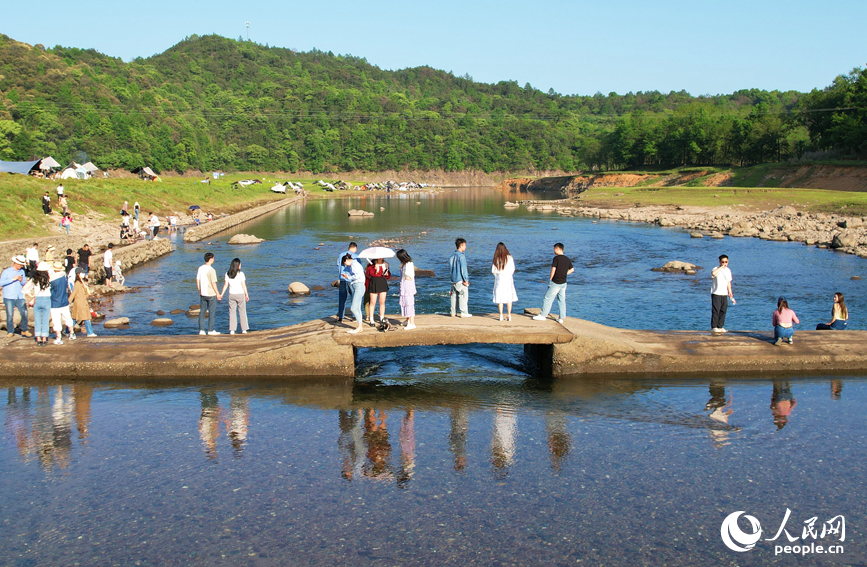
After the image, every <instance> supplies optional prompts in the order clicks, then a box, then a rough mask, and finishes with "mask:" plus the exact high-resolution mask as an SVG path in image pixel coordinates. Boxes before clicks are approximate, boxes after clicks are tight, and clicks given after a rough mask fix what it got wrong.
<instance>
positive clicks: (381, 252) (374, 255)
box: [358, 246, 395, 260]
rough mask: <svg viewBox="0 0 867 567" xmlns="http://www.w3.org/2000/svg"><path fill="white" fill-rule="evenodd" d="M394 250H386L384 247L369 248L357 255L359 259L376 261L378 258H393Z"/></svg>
mask: <svg viewBox="0 0 867 567" xmlns="http://www.w3.org/2000/svg"><path fill="white" fill-rule="evenodd" d="M394 256H395V254H394V250H392V249H391V248H386V247H384V246H372V247H370V248H365V249H364V250H362V251H361V252H360V253H359V254H358V257H359V258H366V259H368V260H377V259H379V258H394Z"/></svg>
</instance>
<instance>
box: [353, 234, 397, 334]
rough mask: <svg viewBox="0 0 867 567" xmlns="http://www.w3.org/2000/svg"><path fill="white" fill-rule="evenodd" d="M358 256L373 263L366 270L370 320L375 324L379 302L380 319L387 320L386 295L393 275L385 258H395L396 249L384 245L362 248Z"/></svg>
mask: <svg viewBox="0 0 867 567" xmlns="http://www.w3.org/2000/svg"><path fill="white" fill-rule="evenodd" d="M358 258H366V259H368V260H371V264H370V265H369V266H368V267H367V270H366V271H365V275H366V276H367V280H368V286H367V291H368V292H369V293H370V303H369V305H368V309H367V315H368V317H370V320H369V321H368V322H369V323H370V324H371V325H373V324H374V318H373V313H374V310H375V308H376V303H377V302H379V320H380V321H383V322H384V321H385V320H386V319H385V297H386V295H387V294H388V277H389V276H390V275H391V272H389V270H388V264H387V263H386V262H385V258H394V250H392V249H391V248H385V247H384V246H373V247H371V248H365V249H364V250H362V251H361V253H360V254H358Z"/></svg>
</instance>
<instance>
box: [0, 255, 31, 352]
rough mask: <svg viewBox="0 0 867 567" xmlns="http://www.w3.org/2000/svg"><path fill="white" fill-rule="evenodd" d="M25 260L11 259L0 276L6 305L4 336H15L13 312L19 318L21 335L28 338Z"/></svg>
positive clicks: (21, 258) (0, 284)
mask: <svg viewBox="0 0 867 567" xmlns="http://www.w3.org/2000/svg"><path fill="white" fill-rule="evenodd" d="M26 264H27V260H25V259H24V256H20V255H19V256H15V257H14V258H12V265H11V266H10V267H8V268H6V269H5V270H3V273H2V274H0V287H2V288H3V303H4V304H5V305H6V336H7V337H12V336H13V335H15V319H14V317H15V311H14V309H17V310H18V315H20V316H21V334H22V335H23V336H25V337H29V336H30V331H28V330H27V304H26V303H25V301H24V291H23V287H24V280H25V275H24V266H25V265H26Z"/></svg>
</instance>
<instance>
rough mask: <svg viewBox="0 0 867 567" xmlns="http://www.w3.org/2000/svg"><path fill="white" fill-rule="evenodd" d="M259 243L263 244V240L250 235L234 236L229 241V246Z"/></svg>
mask: <svg viewBox="0 0 867 567" xmlns="http://www.w3.org/2000/svg"><path fill="white" fill-rule="evenodd" d="M260 242H265V239H264V238H258V237H256V236H253V235H252V234H236V235H235V236H233V237H232V238H230V239H229V244H259V243H260Z"/></svg>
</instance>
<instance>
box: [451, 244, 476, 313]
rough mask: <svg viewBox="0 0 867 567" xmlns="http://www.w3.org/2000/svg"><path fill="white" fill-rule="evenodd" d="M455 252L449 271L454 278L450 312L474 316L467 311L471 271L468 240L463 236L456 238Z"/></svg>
mask: <svg viewBox="0 0 867 567" xmlns="http://www.w3.org/2000/svg"><path fill="white" fill-rule="evenodd" d="M455 248H456V250H455V253H454V254H452V255H451V257H450V258H449V273H450V275H451V278H452V288H451V290H450V291H449V301H450V303H451V305H450V307H451V309H450V310H449V312H450V313H451V316H452V317H455V314H456V313H457V316H458V317H472V315H471V314H470V313H469V311H467V300H468V299H469V290H468V288H469V285H470V282H469V279H470V276H469V272H467V257H466V256H465V255H464V252H466V251H467V241H466V240H464V239H463V238H458V239H456V240H455Z"/></svg>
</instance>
